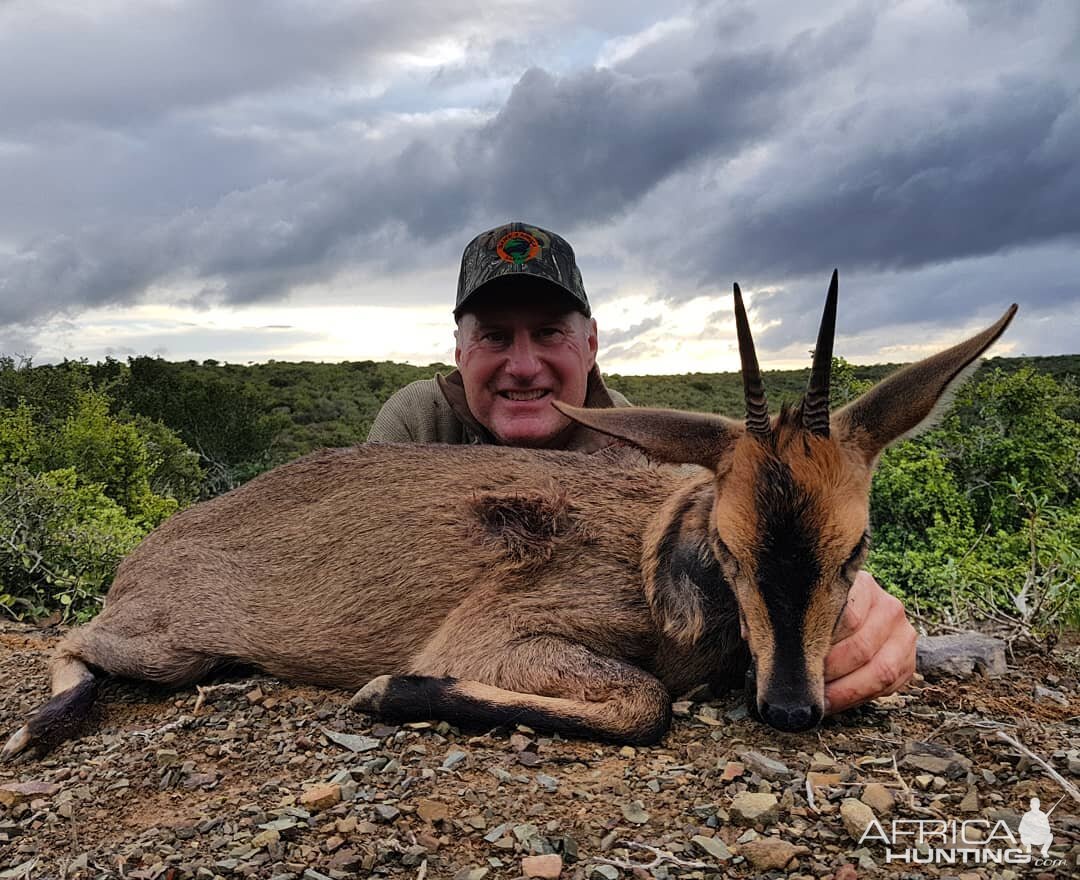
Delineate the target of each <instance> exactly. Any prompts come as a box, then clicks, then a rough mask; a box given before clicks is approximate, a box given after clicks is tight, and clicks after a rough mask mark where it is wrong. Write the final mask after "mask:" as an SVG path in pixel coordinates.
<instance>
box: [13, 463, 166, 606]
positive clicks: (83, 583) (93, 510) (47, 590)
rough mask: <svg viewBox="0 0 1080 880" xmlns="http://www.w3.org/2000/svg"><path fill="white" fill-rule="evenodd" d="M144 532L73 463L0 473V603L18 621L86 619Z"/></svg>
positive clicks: (144, 530) (98, 604)
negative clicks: (55, 616)
mask: <svg viewBox="0 0 1080 880" xmlns="http://www.w3.org/2000/svg"><path fill="white" fill-rule="evenodd" d="M166 509H167V508H164V509H163V510H162V512H163V513H164V512H165V510H166ZM147 531H148V529H146V528H145V527H144V526H143V525H142V524H141V523H138V522H136V521H134V520H132V519H131V518H130V517H129V516H127V514H126V513H125V511H124V509H123V508H122V507H121V506H120V505H119V504H118V503H117V502H115V501H114V500H113V499H111V498H109V497H108V496H107V495H106V494H105V491H104V487H103V486H101V485H100V484H95V483H86V482H84V481H83V480H82V479H81V478H80V477H79V475H78V473H77V472H76V470H75V469H74V468H64V469H62V470H55V471H47V472H44V473H39V474H32V473H30V472H28V471H26V470H23V469H18V470H13V471H8V472H6V473H5V474H3V475H2V476H0V608H2V609H4V610H5V611H7V612H8V613H9V614H11V615H13V616H15V617H17V618H22V617H40V616H41V615H43V614H46V613H48V612H50V611H59V612H61V615H62V617H63V618H64V619H70V618H72V617H74V618H75V619H76V620H85V619H88V618H89V617H91V616H93V614H94V613H96V612H97V610H98V608H99V607H100V601H101V596H102V595H104V593H105V591H106V590H107V589H108V586H109V584H110V583H111V582H112V577H113V574H114V572H115V571H116V566H117V565H118V564H119V563H120V560H121V559H123V557H124V556H125V555H126V554H128V553H130V552H131V551H132V550H133V549H134V548H135V545H136V544H138V543H139V541H140V540H141V539H142V537H143V536H144V535H145V534H146V532H147Z"/></svg>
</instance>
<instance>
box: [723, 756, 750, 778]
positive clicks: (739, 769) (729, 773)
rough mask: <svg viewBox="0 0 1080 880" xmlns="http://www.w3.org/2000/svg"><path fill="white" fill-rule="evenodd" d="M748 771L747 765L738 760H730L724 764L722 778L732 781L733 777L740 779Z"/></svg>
mask: <svg viewBox="0 0 1080 880" xmlns="http://www.w3.org/2000/svg"><path fill="white" fill-rule="evenodd" d="M745 772H746V767H745V766H744V765H743V764H741V763H739V762H738V761H728V762H727V763H726V764H725V765H724V772H723V773H722V774H721V776H720V779H721V781H723V782H731V780H732V779H738V778H739V777H740V776H742V775H743V774H744V773H745Z"/></svg>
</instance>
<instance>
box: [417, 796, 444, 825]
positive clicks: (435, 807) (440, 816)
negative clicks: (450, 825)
mask: <svg viewBox="0 0 1080 880" xmlns="http://www.w3.org/2000/svg"><path fill="white" fill-rule="evenodd" d="M416 813H417V815H418V816H419V817H420V818H421V819H423V820H424V821H425V822H427V823H428V824H429V825H433V824H434V823H436V822H445V821H446V820H447V819H449V818H450V808H449V807H448V806H447V805H446V804H444V803H442V801H433V800H431V799H430V798H421V799H420V800H419V801H417V804H416Z"/></svg>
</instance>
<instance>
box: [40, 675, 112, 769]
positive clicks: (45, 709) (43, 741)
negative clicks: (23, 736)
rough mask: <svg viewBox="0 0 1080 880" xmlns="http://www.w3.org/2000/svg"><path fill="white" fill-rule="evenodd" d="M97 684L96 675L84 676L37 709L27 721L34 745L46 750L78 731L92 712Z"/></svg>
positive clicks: (43, 750)
mask: <svg viewBox="0 0 1080 880" xmlns="http://www.w3.org/2000/svg"><path fill="white" fill-rule="evenodd" d="M97 686H98V679H97V678H96V677H88V678H84V679H83V680H82V681H80V682H79V683H78V684H77V685H75V686H74V687H71V688H68V689H67V690H66V691H62V692H61V693H59V694H57V695H56V696H55V697H53V698H52V699H51V700H49V702H47V703H46V704H45V705H44V706H42V707H41V708H40V709H38V710H37V712H35V713H34V714H33V716H31V718H30V720H29V721H27V723H26V727H27V730H28V731H29V733H30V736H31V738H32V742H33V745H34V746H35V747H37V748H38V749H39V750H40V751H42V752H47V751H48V750H49V749H51V748H53V747H54V746H56V745H58V744H59V743H62V742H63V741H64V740H66V739H70V738H71V737H73V736H74V735H75V734H76V733H78V732H79V729H80V728H81V727H82V725H83V724H85V723H86V721H87V719H88V718H89V716H90V709H91V708H92V707H93V705H94V697H95V696H96V695H97Z"/></svg>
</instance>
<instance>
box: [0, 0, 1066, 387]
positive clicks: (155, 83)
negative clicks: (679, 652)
mask: <svg viewBox="0 0 1080 880" xmlns="http://www.w3.org/2000/svg"><path fill="white" fill-rule="evenodd" d="M660 9H662V10H663V11H662V12H659V11H657V10H660ZM88 10H89V11H88ZM1078 156H1080V4H1077V3H1076V2H1075V0H1046V2H1039V0H952V2H950V0H911V2H908V0H880V2H874V0H849V2H832V0H822V2H818V3H813V4H795V3H791V2H789V0H783V2H774V0H746V2H742V0H734V2H696V3H694V2H691V3H686V4H683V5H679V4H677V3H668V4H657V3H655V2H643V0H618V2H611V0H593V2H589V3H584V2H569V0H547V2H544V3H535V2H524V0H521V2H519V0H488V2H486V3H482V4H480V3H472V2H469V3H466V2H462V0H442V2H440V3H438V4H435V3H432V2H417V0H394V2H383V0H368V2H352V0H336V2H335V0H295V2H273V0H271V2H263V3H258V4H253V3H252V4H249V3H243V4H241V3H229V2H220V0H140V2H128V0H95V2H94V3H92V4H86V3H74V2H50V0H25V2H24V0H0V353H7V354H21V355H30V356H32V357H33V359H34V360H35V361H37V362H45V361H52V360H57V359H60V358H63V357H84V356H85V357H89V358H91V359H98V358H101V357H104V356H105V355H106V354H110V355H112V356H114V357H119V358H123V357H126V356H128V355H134V354H160V355H162V356H164V357H167V358H170V359H186V358H196V359H200V360H201V359H203V358H210V357H212V358H216V359H218V360H227V361H231V362H238V363H246V362H248V361H261V360H267V359H270V358H274V359H277V360H301V359H305V360H340V359H366V358H372V359H394V360H401V361H410V362H413V363H419V364H426V363H430V362H432V361H438V360H442V361H448V360H450V359H451V358H452V354H453V348H452V337H451V330H452V321H451V317H450V310H451V308H452V303H453V296H454V288H455V284H456V280H457V270H458V261H459V260H460V255H461V249H462V247H463V246H464V245H465V243H466V242H467V241H468V240H469V239H470V238H471V237H472V236H473V235H474V234H475V233H477V232H479V231H481V230H483V229H486V228H488V227H491V226H495V225H498V224H500V223H502V222H505V221H506V220H509V219H521V220H525V221H527V222H530V223H533V224H537V225H540V226H544V227H547V228H550V229H554V230H555V231H557V232H560V233H562V234H563V235H564V236H565V237H566V238H568V239H569V240H570V241H571V243H572V244H573V245H574V246H575V248H576V250H577V252H578V257H579V262H580V265H581V270H582V274H583V276H584V279H585V284H586V287H587V288H588V290H589V293H590V297H591V298H592V300H593V302H594V304H595V311H596V314H597V318H598V320H599V322H600V331H601V366H602V367H603V368H604V369H605V370H607V371H610V372H615V371H618V372H629V373H650V372H652V373H659V372H685V371H690V370H704V371H711V370H719V369H731V368H733V367H734V366H735V363H736V356H735V353H734V349H733V337H734V333H733V331H732V325H731V320H730V317H729V316H730V311H731V295H730V290H731V282H732V281H735V280H737V281H739V282H740V284H741V285H742V288H743V290H744V292H745V293H748V294H749V295H750V304H751V320H752V322H753V324H754V326H755V328H756V332H757V336H758V341H759V347H760V349H761V354H762V360H763V361H764V362H765V363H766V365H767V366H774V367H785V366H798V365H802V364H803V363H804V358H805V355H806V352H807V350H808V349H809V348H810V347H811V345H812V340H813V338H814V336H815V334H816V326H817V318H818V313H819V311H820V306H821V302H822V299H823V297H824V293H825V289H826V286H827V283H828V277H829V273H830V272H831V271H832V269H833V268H834V267H838V268H839V270H840V278H841V285H840V291H841V307H840V319H839V325H840V327H839V337H838V341H837V348H836V350H837V353H838V354H841V355H843V356H845V357H847V358H848V359H850V360H853V361H857V362H874V361H881V360H891V361H897V360H910V359H913V358H915V357H918V356H920V355H922V354H923V353H926V352H929V351H932V350H935V349H936V348H938V347H940V346H942V345H944V344H946V343H948V342H952V341H954V340H957V339H959V338H960V337H961V336H963V335H964V334H965V333H967V332H969V331H974V330H975V329H978V328H979V327H981V326H982V325H985V324H988V323H990V322H991V321H992V320H994V319H995V318H996V317H997V316H998V315H999V314H1000V313H1001V312H1002V311H1003V310H1004V308H1005V307H1006V306H1007V305H1008V304H1009V303H1010V302H1013V301H1015V302H1018V303H1020V306H1021V310H1020V314H1019V316H1018V319H1017V321H1016V322H1015V323H1014V325H1013V328H1012V329H1011V330H1010V331H1009V333H1008V334H1007V336H1006V339H1005V341H1003V342H1002V343H1001V344H1000V345H999V347H998V348H997V349H996V351H997V352H998V353H1002V354H1020V353H1026V354H1061V353H1075V352H1080V161H1078V158H1077V157H1078Z"/></svg>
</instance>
